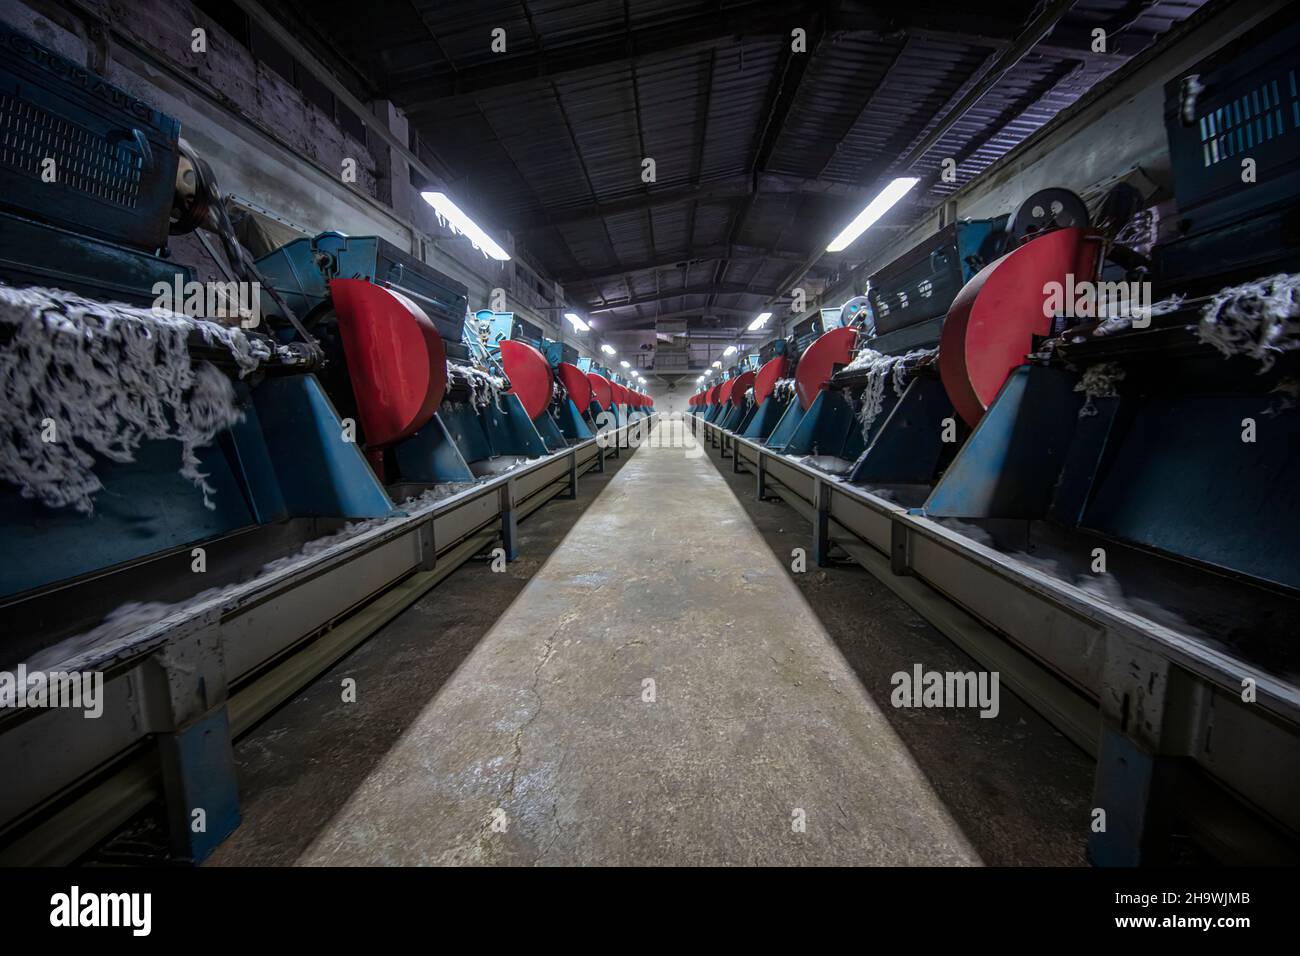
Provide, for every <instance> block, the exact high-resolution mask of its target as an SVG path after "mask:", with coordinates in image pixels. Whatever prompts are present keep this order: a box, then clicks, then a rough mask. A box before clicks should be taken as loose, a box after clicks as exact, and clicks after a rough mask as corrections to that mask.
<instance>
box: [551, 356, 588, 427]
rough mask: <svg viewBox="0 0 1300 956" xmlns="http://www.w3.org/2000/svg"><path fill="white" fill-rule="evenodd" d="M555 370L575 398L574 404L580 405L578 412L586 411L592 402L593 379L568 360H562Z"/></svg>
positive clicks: (570, 394)
mask: <svg viewBox="0 0 1300 956" xmlns="http://www.w3.org/2000/svg"><path fill="white" fill-rule="evenodd" d="M555 371H556V374H557V375H558V376H559V378H560V384H561V385H563V386H564V390H565V391H566V392H568V393H569V397H570V398H571V399H573V404H574V405H576V406H578V414H582V413H583V412H585V411H586V410H587V408H588V406H590V405H591V402H592V395H591V381H590V380H589V379H588V378H587V375H586V373H585V372H583V371H582V369H580V368H578V366H576V365H570V364H569V363H568V362H561V363H560V364H559V365H557V366H556V367H555Z"/></svg>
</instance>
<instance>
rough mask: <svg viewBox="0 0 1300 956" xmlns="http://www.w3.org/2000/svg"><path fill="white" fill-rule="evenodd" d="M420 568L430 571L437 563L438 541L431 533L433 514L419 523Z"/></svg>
mask: <svg viewBox="0 0 1300 956" xmlns="http://www.w3.org/2000/svg"><path fill="white" fill-rule="evenodd" d="M419 541H420V570H421V571H432V570H433V569H434V568H435V567H437V565H438V542H437V540H436V539H435V538H434V533H433V516H432V515H430V516H429V519H428V520H427V521H425V522H424V523H423V524H422V525H420V537H419Z"/></svg>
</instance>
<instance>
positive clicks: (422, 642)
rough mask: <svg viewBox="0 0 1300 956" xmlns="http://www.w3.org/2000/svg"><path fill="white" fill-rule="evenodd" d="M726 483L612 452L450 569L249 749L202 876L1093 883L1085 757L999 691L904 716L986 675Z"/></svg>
mask: <svg viewBox="0 0 1300 956" xmlns="http://www.w3.org/2000/svg"><path fill="white" fill-rule="evenodd" d="M709 454H710V455H712V454H715V453H713V452H710V453H709ZM722 464H723V467H722V468H721V469H720V468H718V467H715V463H714V462H713V461H710V459H709V457H707V456H697V457H691V455H689V454H688V453H687V452H686V451H684V450H683V449H682V448H680V447H678V448H654V447H645V448H641V449H639V450H638V451H637V452H636V454H635V455H634V456H632V457H631V458H629V457H627V452H624V457H623V459H622V460H621V461H619V462H612V463H611V466H612V467H611V468H610V469H609V471H608V472H607V474H606V475H605V476H595V475H592V476H588V477H587V478H584V480H583V481H582V483H581V485H580V497H579V500H578V501H577V502H565V501H555V502H552V503H550V504H548V505H547V506H546V507H544V508H543V509H542V510H541V511H539V512H537V513H535V514H534V515H533V516H532V517H530V518H529V519H528V520H527V521H525V522H524V523H522V524H521V525H520V533H521V554H522V557H521V559H520V560H519V561H518V562H516V563H514V564H512V565H510V566H509V568H508V570H507V572H506V573H502V574H494V573H492V572H491V570H490V567H489V565H488V564H486V563H481V562H473V563H470V564H467V565H465V566H464V567H462V568H461V569H459V570H458V571H456V572H455V573H454V574H453V575H452V576H451V577H449V578H448V579H447V580H446V581H444V582H443V583H442V584H441V585H439V586H438V587H437V588H436V589H435V590H434V591H432V592H430V594H428V595H427V596H426V597H425V598H424V599H423V600H421V601H420V602H418V603H417V604H416V605H415V606H413V607H412V608H411V609H410V610H408V611H407V612H406V613H405V614H403V615H402V616H401V617H399V618H398V619H397V620H395V621H394V622H393V623H391V624H390V625H389V626H388V627H386V628H385V629H384V630H383V631H382V632H380V633H379V634H378V635H376V636H375V637H374V638H372V639H371V640H370V641H369V642H367V643H366V644H365V645H363V646H362V647H361V648H359V649H358V650H357V651H356V652H355V653H353V654H352V655H351V656H349V657H348V658H346V659H345V660H344V661H342V662H340V664H339V665H337V666H336V667H335V668H334V669H333V670H332V671H331V672H329V673H328V674H326V675H325V676H323V677H322V678H321V679H320V680H318V681H317V682H316V683H315V684H313V685H312V686H311V687H309V688H308V689H307V690H306V691H304V692H303V693H302V694H301V695H300V696H299V697H298V698H296V699H295V700H294V701H292V702H291V703H289V704H288V705H286V706H285V707H283V708H281V709H280V710H279V711H277V712H276V713H275V714H273V715H272V716H271V717H270V718H268V719H267V720H266V721H265V722H264V723H263V724H262V725H261V726H259V727H257V728H255V729H254V731H253V732H251V733H250V734H248V735H247V736H245V737H244V738H243V739H242V740H241V741H240V742H239V743H238V744H237V747H236V758H237V761H238V765H239V771H240V786H241V792H242V794H243V800H244V823H243V825H242V826H241V827H240V829H239V830H238V831H237V832H236V833H235V834H234V835H233V836H232V837H231V838H230V839H229V840H228V841H227V842H226V843H225V844H224V845H223V846H222V847H221V848H220V849H219V850H218V851H217V853H216V854H215V855H214V856H213V858H212V859H211V861H210V862H211V863H213V864H217V865H222V864H226V865H230V864H293V863H307V864H312V863H324V864H331V863H459V862H487V863H520V864H531V863H543V864H564V863H615V864H638V863H640V864H673V863H687V864H690V863H719V864H747V863H767V864H799V863H826V864H850V863H866V864H872V863H881V864H891V863H895V864H897V863H936V864H961V863H978V862H984V863H989V864H1020V863H1025V864H1079V863H1082V862H1083V844H1084V838H1085V834H1086V824H1087V819H1088V811H1087V807H1088V801H1089V794H1090V790H1091V765H1090V762H1089V761H1088V759H1087V758H1086V757H1085V756H1084V755H1083V754H1082V753H1080V752H1079V751H1078V750H1076V749H1075V748H1074V747H1073V746H1072V745H1071V744H1070V743H1069V742H1068V741H1066V740H1065V739H1064V738H1063V737H1061V736H1059V735H1058V734H1056V733H1055V732H1054V731H1053V730H1052V729H1051V728H1050V727H1048V726H1047V725H1046V724H1045V722H1043V721H1042V720H1041V719H1040V718H1039V717H1037V715H1035V714H1034V713H1033V712H1032V711H1030V710H1029V709H1028V708H1026V707H1024V706H1023V705H1022V704H1020V703H1019V701H1017V700H1015V699H1014V698H1013V697H1012V696H1011V695H1010V694H1009V693H1007V692H1004V693H1003V694H1002V700H1001V712H1000V714H999V715H998V717H996V718H994V719H981V718H979V717H978V716H977V714H976V713H975V712H974V711H973V710H943V709H915V710H910V709H895V708H893V707H891V706H890V704H889V695H890V690H891V685H890V676H891V675H892V674H893V673H894V672H896V671H900V670H910V669H911V667H912V666H913V665H914V664H916V663H920V664H922V665H924V667H925V668H926V669H927V670H929V669H934V670H971V669H974V665H973V663H972V662H971V661H970V660H969V659H967V658H965V657H964V656H963V655H962V654H961V653H960V652H958V651H957V650H956V649H955V648H954V647H952V645H951V644H949V643H948V642H947V640H946V639H944V638H943V637H942V636H941V635H939V634H938V633H937V632H936V631H934V630H933V629H932V628H931V627H930V626H929V625H928V624H926V623H925V622H924V621H923V620H922V619H921V618H920V617H918V616H917V615H916V614H915V613H914V612H912V611H911V610H910V608H908V607H907V606H906V605H905V604H903V603H902V602H901V601H900V600H899V599H898V598H896V597H894V596H893V594H892V593H891V592H889V591H888V590H886V589H885V588H884V587H883V586H882V585H880V584H878V583H876V582H875V580H874V578H872V577H871V576H870V575H869V574H867V573H866V572H865V571H863V570H862V569H861V568H858V567H857V566H855V565H846V566H844V567H835V568H831V569H827V570H818V569H816V568H815V567H814V568H810V569H809V570H808V571H807V572H805V573H802V574H796V573H792V572H791V570H790V554H791V550H792V549H793V548H795V547H807V546H808V543H809V541H808V539H809V529H808V526H807V524H806V523H805V522H803V521H802V520H801V519H800V518H799V517H798V516H797V515H796V514H795V513H794V512H793V511H791V510H790V509H789V508H788V507H786V506H785V505H783V504H781V503H779V502H757V501H755V500H754V498H753V476H751V475H738V476H733V475H731V474H730V462H724V463H722ZM593 498H594V499H595V500H594V501H593ZM516 599H519V600H516ZM346 677H352V678H355V679H356V681H357V685H358V700H357V702H356V703H344V702H343V701H342V692H341V683H342V681H343V679H344V678H346ZM648 680H652V681H653V682H654V684H653V700H648V699H647V698H648V697H650V696H651V695H650V693H649V688H650V685H648V684H646V683H645V682H646V681H648ZM801 820H802V821H803V824H804V825H803V826H802V828H801V827H800V826H798V822H799V821H801Z"/></svg>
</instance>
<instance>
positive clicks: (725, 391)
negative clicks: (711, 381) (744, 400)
mask: <svg viewBox="0 0 1300 956" xmlns="http://www.w3.org/2000/svg"><path fill="white" fill-rule="evenodd" d="M735 383H736V380H735V379H734V378H729V379H727V380H726V381H725V382H723V383H722V384H721V385H719V386H718V404H719V405H725V404H727V402H728V401H730V400H731V386H732V385H734V384H735Z"/></svg>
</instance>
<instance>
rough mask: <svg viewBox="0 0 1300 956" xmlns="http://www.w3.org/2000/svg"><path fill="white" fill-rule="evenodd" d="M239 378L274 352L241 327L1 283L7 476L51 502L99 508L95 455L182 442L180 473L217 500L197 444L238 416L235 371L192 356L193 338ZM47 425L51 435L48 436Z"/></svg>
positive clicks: (1, 425) (0, 428)
mask: <svg viewBox="0 0 1300 956" xmlns="http://www.w3.org/2000/svg"><path fill="white" fill-rule="evenodd" d="M194 334H198V335H200V336H201V337H202V338H203V339H204V341H205V342H206V343H207V344H208V345H212V346H218V347H221V348H223V349H224V350H225V351H227V352H228V353H229V354H230V356H231V357H232V359H234V361H235V363H236V365H237V366H238V368H239V369H240V374H241V375H244V374H247V373H248V372H250V371H252V370H253V369H255V368H257V366H258V364H259V362H260V361H261V360H262V359H263V358H265V357H267V356H268V354H269V353H268V352H267V350H266V347H265V345H264V343H261V342H259V341H255V340H252V339H250V338H249V337H248V336H247V335H245V334H244V333H243V331H241V330H240V329H235V328H228V327H226V326H223V325H218V324H217V323H215V322H208V321H205V320H202V319H191V318H188V317H186V316H183V315H178V314H176V313H173V312H167V311H163V310H158V309H143V308H137V307H135V306H129V305H123V304H120V303H104V302H96V301H94V300H91V299H86V298H83V297H81V296H79V295H74V294H72V293H69V292H62V291H59V290H57V289H43V288H24V289H16V288H11V287H8V286H0V342H3V346H0V480H3V481H6V482H8V483H10V484H13V485H15V486H17V487H18V489H19V492H20V494H22V496H23V497H24V498H31V499H35V500H37V501H39V502H40V503H41V504H43V505H46V506H47V507H50V508H63V507H69V506H71V507H73V508H75V509H76V510H77V511H80V512H82V513H83V514H91V513H93V511H94V497H95V495H96V493H97V492H99V491H100V490H101V489H102V488H103V485H102V483H101V482H100V480H99V478H98V476H96V474H95V472H94V466H95V463H96V460H97V458H106V459H108V460H109V461H114V462H129V461H134V460H135V453H136V451H137V450H138V449H139V447H140V445H141V444H142V443H143V442H145V441H152V440H159V439H172V440H175V441H178V442H180V444H181V454H180V472H181V474H183V475H184V476H185V477H186V478H188V479H189V480H190V481H192V482H194V484H195V485H196V486H198V488H199V489H200V491H201V492H202V493H203V496H204V504H205V505H206V506H207V507H209V508H211V507H213V505H212V502H211V500H210V496H211V494H212V492H213V489H212V488H211V487H210V486H209V485H208V484H207V483H206V481H205V480H204V479H205V477H206V476H205V475H203V474H202V473H201V472H199V470H198V456H197V449H199V448H202V447H203V446H205V445H207V444H209V443H210V442H211V441H212V439H213V437H215V436H216V434H217V433H218V432H221V431H223V430H225V429H227V428H229V427H230V426H231V425H232V424H234V423H235V422H237V421H239V420H240V418H241V417H242V413H241V412H240V411H239V410H238V408H237V407H236V404H235V391H234V387H233V385H232V384H231V382H230V380H229V379H227V378H226V376H225V375H223V374H222V373H221V372H220V371H218V370H217V369H216V368H215V367H214V366H212V365H210V364H208V363H206V362H203V363H200V364H199V365H198V367H197V368H195V367H194V366H193V365H192V363H191V359H190V352H189V342H190V336H191V335H194ZM51 434H52V436H53V440H47V438H49V437H50V435H51Z"/></svg>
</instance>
